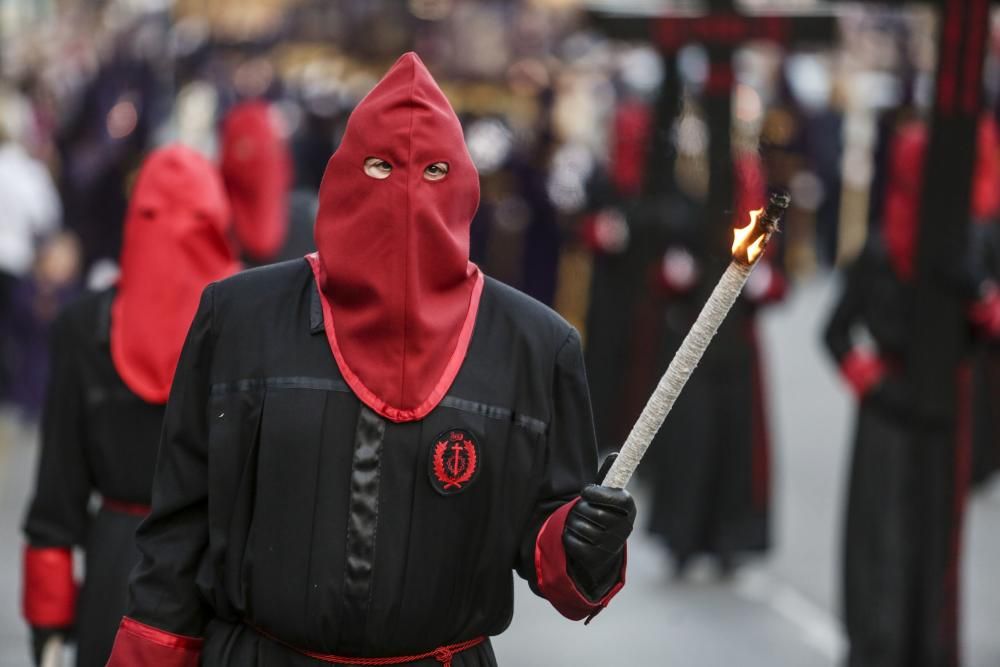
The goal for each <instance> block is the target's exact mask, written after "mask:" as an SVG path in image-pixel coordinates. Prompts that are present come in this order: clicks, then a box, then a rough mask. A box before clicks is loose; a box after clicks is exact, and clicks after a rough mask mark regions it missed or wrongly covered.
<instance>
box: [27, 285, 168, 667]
mask: <svg viewBox="0 0 1000 667" xmlns="http://www.w3.org/2000/svg"><path fill="white" fill-rule="evenodd" d="M113 296H114V290H113V289H111V290H105V291H103V292H99V293H96V294H89V295H87V296H85V297H83V298H81V299H80V300H78V301H77V302H75V303H73V304H71V305H70V306H68V307H67V308H66V310H65V311H64V312H63V313H62V314H61V315H60V316H59V318H58V319H57V320H56V323H55V325H54V329H53V332H52V375H51V381H50V382H49V390H48V396H47V399H46V403H45V409H44V413H43V417H42V425H41V434H42V450H41V458H40V460H39V464H38V481H37V484H36V487H35V495H34V498H33V499H32V501H31V505H30V508H29V511H28V516H27V519H26V521H25V524H24V532H25V535H26V536H27V538H28V542H29V546H30V547H33V548H38V549H46V548H72V547H75V546H80V547H83V549H84V550H85V554H86V561H85V570H86V577H85V579H84V581H83V586H82V589H81V592H80V596H79V598H78V601H77V612H76V628H75V632H76V642H77V663H76V664H77V665H78V666H79V667H103V665H104V664H105V663H106V662H107V659H108V656H109V655H110V654H111V646H112V643H113V642H114V638H115V631H116V630H117V629H118V622H119V621H120V620H121V616H122V614H123V613H124V612H125V607H126V601H127V595H128V577H129V573H130V572H131V570H132V567H133V566H134V565H135V563H136V562H137V560H138V552H137V551H136V549H135V540H134V534H135V530H136V527H137V526H138V525H139V522H140V521H141V519H142V516H143V514H144V506H148V505H149V502H150V493H151V489H152V485H153V471H154V468H155V463H156V452H157V447H158V444H159V437H160V427H161V425H162V422H163V412H164V406H162V405H152V404H149V403H146V402H144V401H143V400H142V399H141V398H139V397H138V396H136V395H135V394H134V393H133V392H132V391H131V390H130V389H129V388H128V387H127V386H126V385H125V384H124V383H123V382H122V380H121V378H120V377H119V375H118V373H117V371H116V370H115V367H114V365H113V364H112V362H111V353H110V347H109V329H110V309H111V301H112V299H113ZM95 494H96V495H97V496H99V497H100V509H99V510H97V512H96V513H94V512H91V511H90V510H89V509H88V508H89V507H90V506H91V500H92V496H94V495H95ZM25 594H26V595H31V594H32V591H30V590H28V591H25Z"/></svg>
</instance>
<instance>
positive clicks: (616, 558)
mask: <svg viewBox="0 0 1000 667" xmlns="http://www.w3.org/2000/svg"><path fill="white" fill-rule="evenodd" d="M634 523H635V501H634V500H633V499H632V496H631V495H630V494H629V492H628V491H626V490H625V489H612V488H608V487H605V486H598V485H597V484H590V485H589V486H587V487H585V488H584V489H583V491H582V492H581V493H580V501H579V502H578V503H577V504H576V505H574V506H573V509H571V510H570V512H569V516H568V517H566V527H565V529H564V530H563V547H564V548H565V550H566V565H567V569H568V570H569V574H570V576H571V577H572V578H573V581H574V582H575V583H576V585H577V586H578V587H579V588H580V590H581V591H583V593H584V594H585V595H586V596H587V597H588V598H589V599H590V600H592V601H596V600H600V599H601V598H602V597H604V596H605V595H607V593H608V591H610V590H611V587H612V586H614V585H615V583H616V582H617V581H618V573H619V572H620V570H621V566H622V559H623V558H624V549H625V541H626V540H627V539H628V536H629V534H630V533H631V532H632V525H633V524H634Z"/></svg>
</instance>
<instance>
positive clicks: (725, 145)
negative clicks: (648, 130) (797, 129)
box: [590, 0, 837, 282]
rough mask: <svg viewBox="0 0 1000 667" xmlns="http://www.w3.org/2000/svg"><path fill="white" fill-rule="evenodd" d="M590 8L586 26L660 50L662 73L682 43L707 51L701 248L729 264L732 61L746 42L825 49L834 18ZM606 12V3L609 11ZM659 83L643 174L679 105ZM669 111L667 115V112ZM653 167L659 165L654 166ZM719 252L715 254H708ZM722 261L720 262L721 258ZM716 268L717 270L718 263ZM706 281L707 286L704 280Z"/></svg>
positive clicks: (717, 9) (658, 161)
mask: <svg viewBox="0 0 1000 667" xmlns="http://www.w3.org/2000/svg"><path fill="white" fill-rule="evenodd" d="M622 4H624V3H618V2H616V3H615V4H614V6H615V9H614V10H611V9H605V8H594V9H592V10H591V12H590V20H591V23H592V24H593V25H594V26H595V27H596V28H597V29H599V30H600V31H602V32H603V33H604V34H605V35H607V36H609V37H611V38H613V39H620V40H624V41H633V42H648V43H652V44H654V45H655V46H656V47H657V48H658V49H659V51H660V54H661V57H662V58H663V61H664V70H665V71H668V72H669V71H670V70H671V68H673V67H674V66H675V54H676V53H677V51H678V50H680V49H681V48H682V47H684V46H686V45H688V44H694V43H700V44H702V45H703V46H704V47H705V49H706V51H707V52H708V58H709V73H708V78H707V80H706V82H705V89H704V93H703V107H704V111H705V117H706V122H707V125H708V130H709V149H708V162H709V189H708V198H707V206H706V210H705V216H706V221H707V223H708V224H706V225H704V229H705V232H706V238H705V240H704V241H705V243H706V244H707V245H706V247H705V250H708V249H709V248H711V249H712V250H713V252H709V253H708V256H715V255H716V254H718V256H719V259H725V261H728V250H727V249H728V246H729V243H730V241H731V239H730V235H731V229H730V221H731V218H730V216H729V215H728V213H729V211H730V210H731V208H732V205H733V160H732V146H731V142H730V136H729V133H730V130H731V125H732V101H731V96H732V88H733V86H734V84H735V77H734V74H733V66H732V56H733V52H734V51H735V50H736V48H737V47H738V46H739V45H741V44H744V43H746V42H751V41H767V42H771V43H776V44H780V45H782V46H784V47H798V46H806V45H826V44H831V43H833V41H834V39H835V37H836V28H837V24H836V20H835V18H834V17H833V16H829V15H811V16H803V15H791V14H788V15H785V14H766V15H765V14H761V15H747V14H740V13H738V12H737V11H736V9H735V6H734V4H733V0H709V1H708V3H707V9H708V13H705V14H700V15H677V14H674V15H669V14H668V15H662V14H649V13H642V12H639V11H632V12H629V11H628V10H627V9H626V10H623V9H620V7H621V5H622ZM609 6H610V5H609ZM669 81H670V77H669V76H667V77H666V78H665V85H664V87H663V88H662V90H661V100H660V102H658V104H657V109H658V113H657V114H656V118H654V124H655V126H654V132H653V137H654V139H653V143H652V145H651V147H650V151H649V154H648V156H647V170H646V171H647V173H650V174H654V173H662V170H663V162H664V161H665V157H667V156H671V155H672V154H673V148H672V146H669V145H668V144H669V131H668V130H669V128H670V124H672V123H673V120H674V115H675V113H676V109H677V107H678V104H677V102H676V100H675V99H667V100H663V99H662V98H663V97H664V96H676V95H679V90H678V87H677V86H672V85H668V83H667V82H669ZM671 112H672V113H671ZM658 165H659V166H658ZM668 183H669V182H668V181H667V180H666V179H657V180H656V181H655V182H654V181H652V180H651V179H647V181H646V187H645V188H644V191H643V194H644V195H655V194H657V193H658V192H662V188H664V187H667V186H668ZM716 248H718V249H719V250H718V253H716V252H714V250H715V249H716ZM723 255H725V257H723ZM720 270H721V264H720ZM709 282H711V281H709Z"/></svg>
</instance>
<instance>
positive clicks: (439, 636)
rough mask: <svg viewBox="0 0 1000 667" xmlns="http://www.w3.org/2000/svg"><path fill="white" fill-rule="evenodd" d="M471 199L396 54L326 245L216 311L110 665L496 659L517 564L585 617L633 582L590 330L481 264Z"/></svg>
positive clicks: (207, 322) (455, 141) (421, 83)
mask: <svg viewBox="0 0 1000 667" xmlns="http://www.w3.org/2000/svg"><path fill="white" fill-rule="evenodd" d="M478 201H479V178H478V174H477V172H476V169H475V167H474V165H473V164H472V161H471V159H470V158H469V154H468V151H467V150H466V147H465V142H464V139H463V136H462V130H461V126H460V125H459V122H458V119H457V117H456V116H455V113H454V111H453V110H452V108H451V105H450V104H449V103H448V100H447V99H446V98H445V96H444V94H443V93H442V92H441V90H440V89H439V88H438V86H437V84H436V83H435V81H434V80H433V78H432V77H431V75H430V73H429V72H428V71H427V69H426V68H425V67H424V65H423V63H422V62H421V61H420V59H419V58H417V56H416V55H414V54H412V53H411V54H407V55H404V56H403V57H402V58H400V59H399V60H398V61H397V63H396V64H395V65H394V66H393V68H392V69H391V70H390V71H389V72H388V74H386V76H385V77H384V78H383V79H382V81H381V82H380V83H379V84H378V85H377V86H376V87H375V88H374V89H373V90H372V91H371V92H370V93H369V94H368V96H367V97H366V98H365V99H364V100H363V101H362V102H361V103H360V105H359V106H358V107H357V109H356V110H355V111H354V113H353V114H352V116H351V118H350V121H349V123H348V125H347V130H346V132H345V136H344V139H343V142H342V143H341V146H340V148H339V149H338V151H337V152H336V154H335V155H334V156H333V157H332V158H331V159H330V162H329V164H328V166H327V170H326V175H325V177H324V179H323V184H322V186H321V188H320V207H319V213H318V216H317V221H316V245H317V248H318V249H319V250H318V252H317V253H315V254H311V255H309V256H308V257H307V258H306V259H298V260H294V261H289V262H284V263H281V264H276V265H272V266H266V267H261V268H258V269H255V270H252V271H246V272H243V273H241V274H239V275H237V276H234V277H233V278H230V279H228V280H224V281H221V282H219V283H215V284H213V285H211V286H209V287H208V288H207V289H206V290H205V292H204V294H203V296H202V301H201V306H200V307H199V310H198V313H197V315H196V316H195V319H194V323H193V324H192V325H191V330H190V332H189V334H188V339H187V342H186V343H185V348H184V351H183V352H182V354H181V360H180V363H179V365H178V371H177V376H176V378H175V381H174V387H173V391H172V394H171V400H170V402H169V404H168V407H167V416H166V420H165V426H164V431H163V438H162V442H161V448H160V459H159V464H158V468H157V475H156V480H155V482H154V497H155V500H154V505H153V510H152V514H151V515H150V517H149V518H148V519H147V520H146V521H145V522H144V523H143V525H142V527H141V528H140V529H139V533H138V545H139V550H140V552H141V553H142V559H141V561H140V563H139V564H138V565H137V567H136V569H135V570H134V572H133V577H132V585H131V598H130V604H129V611H128V616H127V617H126V618H125V619H123V620H122V624H121V628H120V630H119V632H118V637H117V639H116V643H115V648H114V652H113V654H112V657H111V660H110V662H109V665H111V666H112V667H125V666H127V667H134V666H135V665H155V666H157V667H173V666H178V667H179V666H185V667H186V666H191V667H193V666H194V665H199V664H200V665H206V666H212V665H240V666H242V665H251V664H268V665H274V664H287V665H291V664H295V665H320V664H324V663H326V664H330V663H332V664H357V662H359V661H360V660H361V659H362V658H366V659H367V658H377V659H378V660H379V661H380V664H402V663H412V664H415V665H427V666H430V665H451V664H454V665H456V666H457V665H493V664H495V657H494V655H493V651H492V648H491V647H490V644H489V641H488V640H487V639H486V638H487V637H488V636H490V635H494V634H498V633H500V632H502V631H503V630H504V629H505V628H506V627H507V625H508V623H509V622H510V617H511V613H512V610H513V588H512V586H511V570H512V569H516V570H517V571H518V573H519V574H521V576H523V577H525V578H526V579H527V580H528V581H529V582H530V583H531V586H532V587H533V588H534V590H535V591H536V592H538V593H539V594H540V595H542V596H544V597H546V598H547V599H548V600H550V601H551V602H552V603H553V605H554V606H555V607H556V608H557V609H558V610H559V611H560V612H562V613H563V614H564V615H566V616H568V617H570V618H573V619H581V618H585V617H589V616H592V615H594V614H596V613H597V612H598V611H600V610H601V609H602V608H603V607H604V606H606V605H607V604H608V602H609V600H610V599H611V597H612V596H613V595H614V594H615V593H616V592H617V591H618V590H619V589H620V588H621V587H622V585H623V583H624V582H623V578H624V570H625V539H626V537H627V535H628V533H629V532H630V530H631V527H632V522H633V520H634V515H635V505H634V503H633V502H632V500H631V498H630V497H629V496H628V494H627V493H625V492H623V491H612V492H610V493H608V492H607V491H608V490H603V489H599V488H597V487H594V486H588V485H589V484H591V483H592V482H594V481H596V476H597V452H596V446H595V438H594V432H593V423H592V417H591V410H590V402H589V398H588V390H587V383H586V376H585V373H584V370H583V359H582V355H581V350H580V339H579V336H578V334H577V333H576V331H574V330H573V329H572V328H571V327H570V326H569V325H568V324H567V323H566V322H565V321H563V320H562V319H561V318H560V317H558V316H557V315H556V314H555V313H553V312H552V311H551V310H549V309H548V308H546V307H544V306H542V305H541V304H539V303H537V302H535V301H533V300H531V299H529V298H527V297H526V296H524V295H522V294H520V293H518V292H516V291H515V290H513V289H511V288H509V287H506V286H504V285H502V284H500V283H498V282H496V281H494V280H491V279H489V278H486V277H485V276H483V274H482V273H481V272H480V270H479V268H478V267H477V266H476V265H475V264H473V263H471V262H470V261H469V226H470V223H471V220H472V217H473V215H474V213H475V211H476V207H477V205H478ZM581 490H582V491H581Z"/></svg>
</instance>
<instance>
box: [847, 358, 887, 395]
mask: <svg viewBox="0 0 1000 667" xmlns="http://www.w3.org/2000/svg"><path fill="white" fill-rule="evenodd" d="M840 372H841V374H842V375H843V376H844V379H845V380H847V383H848V384H849V385H851V388H852V389H853V390H854V393H855V394H856V395H857V396H859V397H860V396H864V395H865V394H867V393H868V391H869V390H870V389H871V388H872V387H874V386H875V385H876V384H878V383H879V381H880V380H881V379H882V377H883V376H884V375H885V372H886V368H885V363H884V362H883V361H882V360H881V359H879V358H878V357H876V356H874V355H872V354H869V353H867V352H862V351H860V350H857V349H855V350H851V351H850V352H848V353H847V354H845V355H844V358H843V359H841V360H840Z"/></svg>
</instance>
